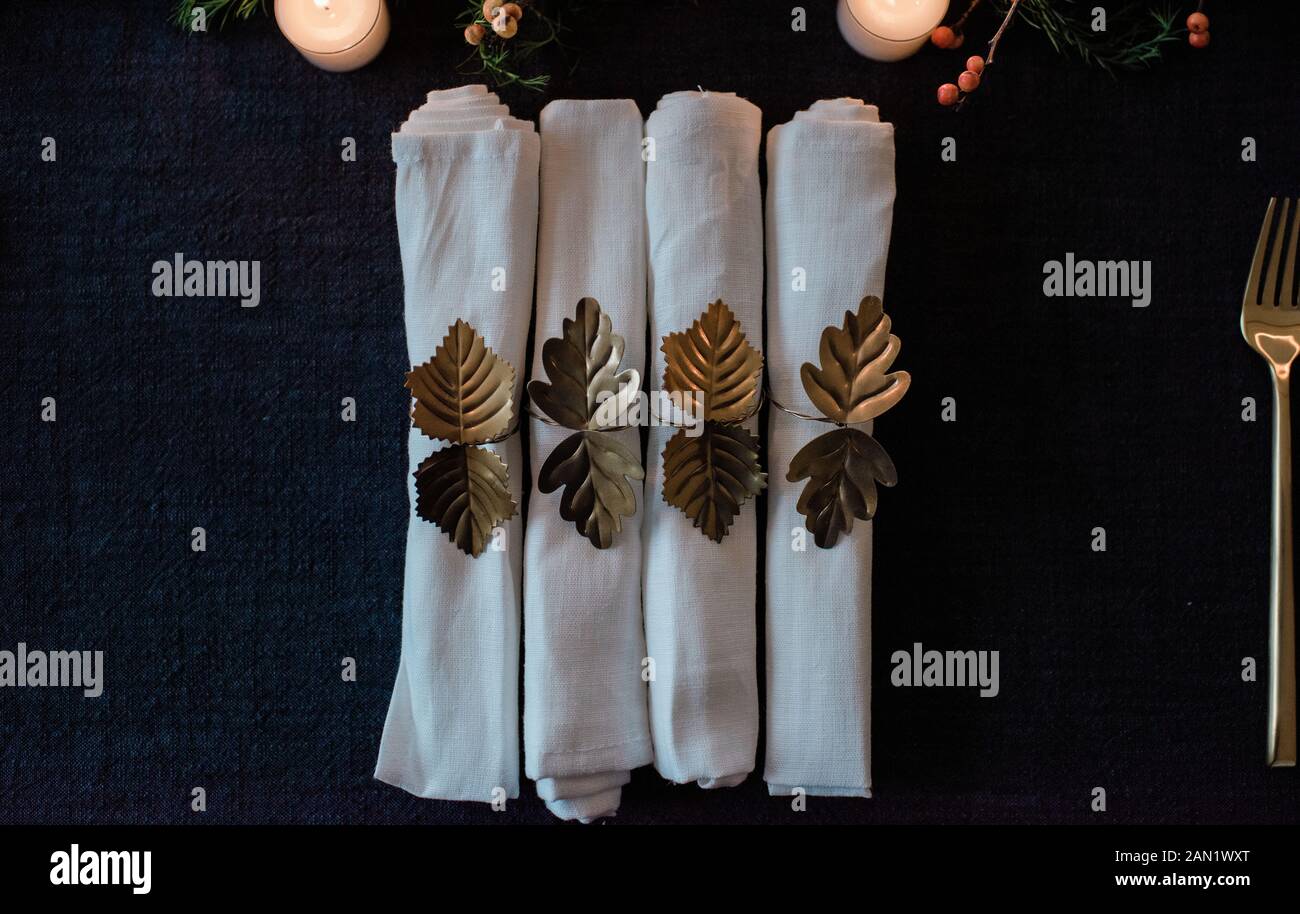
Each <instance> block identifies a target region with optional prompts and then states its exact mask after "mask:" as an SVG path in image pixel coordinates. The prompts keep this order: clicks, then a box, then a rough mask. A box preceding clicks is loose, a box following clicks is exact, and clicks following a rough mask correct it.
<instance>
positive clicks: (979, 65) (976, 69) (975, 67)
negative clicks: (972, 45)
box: [966, 54, 984, 73]
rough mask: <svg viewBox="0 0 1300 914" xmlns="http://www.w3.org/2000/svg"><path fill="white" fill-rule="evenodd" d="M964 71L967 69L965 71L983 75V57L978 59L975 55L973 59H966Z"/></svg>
mask: <svg viewBox="0 0 1300 914" xmlns="http://www.w3.org/2000/svg"><path fill="white" fill-rule="evenodd" d="M966 69H967V70H970V71H971V72H972V73H983V72H984V58H983V57H980V56H979V55H978V54H976V55H975V56H973V57H967V58H966Z"/></svg>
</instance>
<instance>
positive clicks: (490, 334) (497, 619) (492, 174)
mask: <svg viewBox="0 0 1300 914" xmlns="http://www.w3.org/2000/svg"><path fill="white" fill-rule="evenodd" d="M452 92H453V93H454V94H457V93H462V92H463V90H452ZM465 94H468V93H465ZM430 100H431V101H434V100H436V99H435V98H434V97H433V96H432V94H431V98H430ZM434 131H436V128H433V130H432V131H431V132H428V133H426V134H424V135H421V134H418V133H398V134H394V135H393V160H394V161H395V162H396V163H397V187H396V210H397V235H398V244H399V247H400V249H401V259H402V275H403V280H404V285H405V310H406V341H407V351H408V356H409V358H410V362H411V364H412V365H417V364H420V363H422V362H425V361H427V360H428V359H430V358H432V357H433V354H434V351H435V350H436V348H437V347H438V346H439V345H440V344H441V342H442V339H443V337H444V336H445V335H446V333H447V331H448V328H449V327H450V326H451V325H452V324H453V323H454V322H455V321H456V320H457V318H461V319H464V320H466V321H468V322H469V323H470V324H472V325H473V326H474V328H475V329H476V330H477V331H478V332H479V334H480V335H482V337H483V339H484V340H485V341H486V343H487V345H488V346H489V347H491V348H492V350H493V351H494V352H496V354H497V355H498V356H500V357H501V358H503V359H505V360H506V361H508V362H510V364H511V365H513V366H514V368H515V378H516V384H515V391H514V403H515V409H516V415H518V412H519V404H520V403H521V402H522V400H521V396H520V395H521V392H522V385H523V366H524V355H525V347H526V345H527V335H528V315H529V308H530V302H531V299H532V289H533V261H534V254H535V243H536V229H537V172H538V157H539V154H540V147H539V141H538V137H537V134H536V133H535V132H533V131H531V130H524V129H511V130H504V129H485V130H476V131H468V132H466V131H458V132H434ZM503 286H504V287H503ZM441 446H442V444H441V443H440V442H439V443H435V442H434V441H431V440H430V439H428V438H426V437H425V436H424V435H423V434H421V433H420V432H419V431H417V430H416V429H415V428H414V427H412V428H411V430H410V433H409V439H408V457H409V459H408V466H407V486H408V494H409V497H410V511H411V513H410V520H409V526H408V532H407V541H406V574H405V583H404V592H403V605H402V653H401V661H400V663H399V665H398V671H397V681H396V683H395V685H394V686H393V696H392V700H391V703H390V705H389V709H388V717H387V720H386V721H385V723H384V734H383V739H382V742H381V744H380V747H379V761H378V764H377V766H376V769H375V777H377V778H379V779H380V780H382V781H386V782H388V783H390V784H394V785H396V786H398V787H401V788H402V789H404V790H407V791H409V792H411V793H413V794H416V795H418V796H422V797H435V798H438V799H447V800H481V801H483V802H491V801H492V800H493V799H496V798H499V796H500V795H501V791H504V793H505V795H506V796H508V797H516V796H518V794H519V699H518V694H519V627H520V602H519V601H520V589H521V575H522V557H523V524H522V521H521V520H520V517H519V515H518V514H516V515H515V516H514V517H513V518H511V519H510V520H509V521H507V522H506V523H505V525H504V536H503V537H501V539H500V540H499V542H500V544H501V545H502V546H504V548H503V549H500V548H496V545H497V544H496V543H494V544H493V545H489V547H488V548H487V550H486V551H485V552H484V553H483V554H482V555H480V556H479V557H478V558H472V557H470V556H468V555H466V554H465V553H463V552H462V551H461V550H460V549H458V548H457V547H456V546H455V545H454V544H453V543H452V542H451V541H450V540H449V538H448V537H447V535H446V534H444V533H443V532H442V531H441V530H440V529H438V527H437V526H435V525H434V524H432V523H429V522H427V521H425V520H423V519H421V518H420V517H418V516H417V515H416V513H415V483H414V479H413V477H412V475H411V474H412V473H413V472H414V471H415V469H416V467H418V466H419V465H420V463H421V461H423V460H424V459H425V458H426V457H428V456H429V454H431V453H433V451H434V450H436V449H438V448H440V447H441ZM485 446H486V447H488V448H489V449H490V450H492V451H495V452H496V453H497V454H499V455H500V457H501V458H502V460H504V461H505V463H506V465H507V467H508V468H509V486H510V492H511V496H512V497H513V498H514V499H515V501H516V503H522V497H521V491H522V479H521V475H522V467H523V461H522V457H523V453H522V448H521V445H520V441H519V436H518V435H512V436H510V437H508V438H506V439H505V440H504V441H501V442H499V443H495V444H490V445H485Z"/></svg>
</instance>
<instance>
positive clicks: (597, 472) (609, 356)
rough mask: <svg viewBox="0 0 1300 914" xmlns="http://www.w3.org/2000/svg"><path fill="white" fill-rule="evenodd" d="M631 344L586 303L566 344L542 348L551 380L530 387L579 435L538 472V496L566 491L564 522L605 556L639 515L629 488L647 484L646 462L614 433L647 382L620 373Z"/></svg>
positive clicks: (566, 328) (563, 336) (570, 325)
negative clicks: (637, 483) (633, 482)
mask: <svg viewBox="0 0 1300 914" xmlns="http://www.w3.org/2000/svg"><path fill="white" fill-rule="evenodd" d="M623 347H624V341H623V337H621V336H619V335H618V334H617V333H615V332H614V330H613V326H612V324H611V322H610V319H609V315H607V314H605V313H604V312H603V311H601V309H600V303H599V302H597V301H596V299H594V298H583V299H582V300H580V301H579V302H578V306H577V309H576V312H575V314H574V317H573V318H572V319H569V318H565V319H564V321H563V322H562V324H561V332H560V336H558V337H553V338H551V339H548V340H547V341H546V342H545V343H543V344H542V369H543V371H544V372H545V373H546V377H547V379H548V380H546V381H543V380H540V379H537V380H533V381H530V382H529V384H528V396H529V399H531V400H532V402H533V403H535V404H537V406H538V407H539V408H540V409H541V410H542V411H543V412H545V413H546V415H547V416H549V417H550V418H551V419H552V420H553V421H554V422H555V423H556V424H558V425H561V426H563V427H565V428H568V429H571V430H573V431H574V432H575V433H576V434H573V435H570V436H569V437H568V438H566V439H564V440H563V441H562V442H560V443H559V444H558V445H556V447H555V449H554V450H553V451H551V453H550V455H549V456H548V457H547V458H546V461H545V462H544V463H543V464H542V468H541V469H540V470H539V471H538V477H537V482H538V488H539V489H541V491H542V492H543V493H547V494H549V493H551V492H554V491H556V490H557V489H560V488H563V490H564V492H563V494H562V495H561V497H560V516H561V517H562V518H564V519H565V520H567V521H569V522H571V523H572V524H573V525H574V526H575V527H577V529H578V532H580V533H581V534H582V535H583V536H585V537H586V538H587V539H588V540H590V541H591V544H592V545H593V546H595V547H596V548H597V549H608V548H609V547H610V546H611V545H612V544H613V542H614V534H616V533H618V532H619V531H620V530H621V529H622V528H623V518H625V517H631V516H632V515H634V514H635V513H636V493H635V491H634V490H633V488H632V485H631V483H630V482H629V480H642V479H645V470H644V469H642V467H641V458H640V455H639V454H638V453H636V452H634V451H632V450H630V449H629V448H628V447H626V446H625V445H624V444H623V443H622V442H621V441H619V440H618V438H617V437H616V436H615V435H614V434H613V433H611V432H609V431H602V429H608V428H610V427H612V426H615V425H616V420H615V417H618V416H622V415H625V414H626V412H625V407H626V406H627V405H628V404H630V403H631V401H632V400H634V399H635V398H636V397H637V396H638V395H639V393H640V389H641V375H640V373H639V372H637V371H636V370H634V369H627V370H625V371H619V363H620V362H621V361H622V360H623Z"/></svg>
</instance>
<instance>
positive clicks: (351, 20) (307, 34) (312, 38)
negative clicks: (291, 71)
mask: <svg viewBox="0 0 1300 914" xmlns="http://www.w3.org/2000/svg"><path fill="white" fill-rule="evenodd" d="M275 21H276V24H277V25H279V26H280V31H281V32H282V33H283V34H284V37H285V38H288V39H289V43H290V44H292V45H293V46H294V47H295V48H297V49H298V51H299V52H300V53H301V54H302V56H303V57H306V58H307V59H308V60H310V61H311V62H312V63H314V64H315V65H316V66H318V67H320V68H321V69H322V70H332V71H334V72H342V71H344V70H355V69H357V68H358V67H364V66H365V65H366V64H368V63H370V61H372V60H374V59H375V56H376V55H377V54H378V53H379V52H380V51H381V50H382V49H383V47H384V43H385V42H386V41H388V7H387V5H385V3H384V0H275Z"/></svg>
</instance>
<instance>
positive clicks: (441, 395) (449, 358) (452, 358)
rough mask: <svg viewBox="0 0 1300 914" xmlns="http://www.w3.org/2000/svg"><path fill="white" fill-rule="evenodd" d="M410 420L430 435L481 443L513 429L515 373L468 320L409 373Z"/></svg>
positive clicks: (447, 439) (454, 442) (457, 325)
mask: <svg viewBox="0 0 1300 914" xmlns="http://www.w3.org/2000/svg"><path fill="white" fill-rule="evenodd" d="M406 386H407V388H409V389H410V391H411V394H412V396H414V397H415V404H414V406H413V407H412V410H411V418H412V420H413V421H414V422H415V425H416V427H417V428H418V429H419V430H420V431H421V432H423V433H424V434H425V435H426V436H427V437H429V438H433V439H435V440H438V439H442V440H446V441H450V442H451V443H452V444H483V443H484V442H487V441H491V440H493V439H494V438H495V437H497V436H498V435H500V434H502V433H503V432H505V431H506V430H507V429H508V428H509V427H510V419H511V416H512V415H513V410H512V408H511V407H512V402H511V401H512V398H513V396H514V390H515V369H514V367H513V366H512V365H511V364H510V363H509V362H507V361H506V360H505V359H502V358H499V357H498V356H497V354H496V353H494V352H493V351H492V350H491V349H489V348H488V346H487V344H486V343H485V342H484V341H483V337H481V336H479V335H478V332H477V331H476V330H475V329H474V328H473V327H471V326H470V325H469V324H467V323H466V322H465V321H462V320H457V321H456V323H455V324H453V325H452V326H451V327H450V328H449V329H448V331H447V335H446V336H445V337H444V338H443V341H442V345H441V346H439V347H438V348H437V350H436V351H435V352H434V355H433V358H432V359H430V360H429V361H427V362H425V363H424V364H423V365H417V366H416V367H415V368H412V369H411V370H410V372H408V373H407V375H406Z"/></svg>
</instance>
